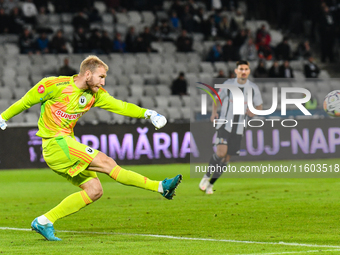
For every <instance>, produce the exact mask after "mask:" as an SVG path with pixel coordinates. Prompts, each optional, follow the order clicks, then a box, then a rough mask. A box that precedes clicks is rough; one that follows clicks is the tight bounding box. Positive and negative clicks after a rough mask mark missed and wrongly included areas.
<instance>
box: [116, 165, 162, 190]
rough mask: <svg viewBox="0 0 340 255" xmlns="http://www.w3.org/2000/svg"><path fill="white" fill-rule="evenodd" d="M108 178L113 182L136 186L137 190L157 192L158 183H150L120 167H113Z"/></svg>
mask: <svg viewBox="0 0 340 255" xmlns="http://www.w3.org/2000/svg"><path fill="white" fill-rule="evenodd" d="M110 176H111V177H112V178H113V179H114V180H116V181H117V182H120V183H122V184H125V185H131V186H136V187H139V188H143V189H148V190H152V191H156V192H158V186H159V181H152V180H150V179H148V178H147V177H144V176H142V175H140V174H137V173H135V172H132V171H129V170H125V169H124V168H121V167H120V166H115V167H114V168H113V169H112V171H111V173H110Z"/></svg>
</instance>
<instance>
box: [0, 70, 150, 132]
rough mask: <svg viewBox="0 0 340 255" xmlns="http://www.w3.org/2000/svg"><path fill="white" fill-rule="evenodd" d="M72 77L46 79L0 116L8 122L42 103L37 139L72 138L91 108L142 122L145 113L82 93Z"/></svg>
mask: <svg viewBox="0 0 340 255" xmlns="http://www.w3.org/2000/svg"><path fill="white" fill-rule="evenodd" d="M73 78H74V76H71V77H70V76H59V77H48V78H44V79H42V80H41V81H40V82H38V83H37V84H36V85H35V86H34V87H33V88H32V89H30V90H29V91H28V92H27V93H26V94H25V95H24V96H23V97H22V98H21V99H20V100H19V101H17V102H16V103H14V104H13V105H11V106H10V107H9V108H8V109H7V110H5V111H4V112H3V113H2V114H1V116H2V118H3V119H4V120H9V119H10V118H12V117H14V116H15V115H17V114H19V113H21V112H22V111H24V110H26V109H28V108H30V107H32V106H33V105H35V104H38V103H41V113H40V117H39V121H38V127H39V131H38V133H37V136H40V137H42V138H52V137H57V136H63V135H70V136H74V133H73V128H74V126H75V125H76V123H77V121H78V119H79V118H80V117H81V116H82V115H84V114H85V113H86V112H87V111H89V110H90V108H91V107H100V108H103V109H105V110H108V111H110V112H114V113H117V114H120V115H124V116H129V117H132V118H143V117H144V113H145V111H146V109H144V108H140V107H138V106H137V105H134V104H130V103H127V102H123V101H121V100H117V99H115V98H113V97H112V96H110V94H109V93H108V92H107V91H106V90H104V89H103V88H100V89H99V91H98V92H97V93H94V94H93V93H92V92H91V91H90V90H81V89H79V88H78V87H77V86H76V85H75V83H74V79H73Z"/></svg>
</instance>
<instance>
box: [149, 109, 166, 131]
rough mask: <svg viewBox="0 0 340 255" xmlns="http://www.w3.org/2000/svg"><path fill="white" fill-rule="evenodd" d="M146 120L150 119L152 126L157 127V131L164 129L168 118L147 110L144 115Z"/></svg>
mask: <svg viewBox="0 0 340 255" xmlns="http://www.w3.org/2000/svg"><path fill="white" fill-rule="evenodd" d="M144 117H145V119H150V120H151V122H152V124H153V125H154V126H155V128H156V130H158V129H160V128H162V127H164V126H165V124H166V122H167V121H166V118H165V117H164V116H163V115H160V114H159V113H157V112H156V111H153V110H146V112H145V113H144Z"/></svg>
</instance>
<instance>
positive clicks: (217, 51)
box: [207, 43, 223, 63]
mask: <svg viewBox="0 0 340 255" xmlns="http://www.w3.org/2000/svg"><path fill="white" fill-rule="evenodd" d="M222 53H223V52H222V47H221V45H220V44H219V43H217V44H216V45H214V46H213V47H212V48H211V50H210V51H209V54H208V59H207V61H210V62H213V63H214V62H216V61H221V60H222Z"/></svg>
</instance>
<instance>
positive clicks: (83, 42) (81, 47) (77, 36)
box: [72, 27, 111, 53]
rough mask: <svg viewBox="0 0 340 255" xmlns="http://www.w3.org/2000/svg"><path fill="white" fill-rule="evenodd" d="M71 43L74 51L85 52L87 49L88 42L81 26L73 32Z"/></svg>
mask: <svg viewBox="0 0 340 255" xmlns="http://www.w3.org/2000/svg"><path fill="white" fill-rule="evenodd" d="M72 45H73V52H74V53H86V52H88V51H89V43H88V40H87V37H86V35H85V32H84V29H83V28H82V27H79V28H78V30H77V32H76V33H74V34H73V41H72ZM110 47H111V46H110Z"/></svg>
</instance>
